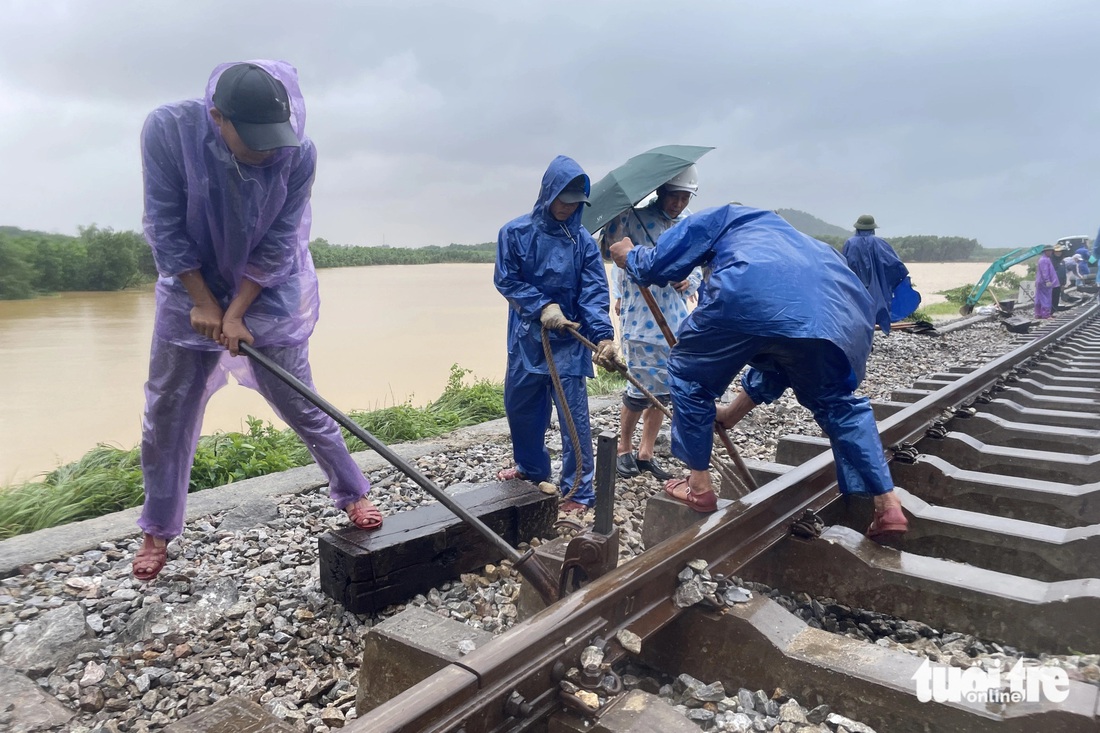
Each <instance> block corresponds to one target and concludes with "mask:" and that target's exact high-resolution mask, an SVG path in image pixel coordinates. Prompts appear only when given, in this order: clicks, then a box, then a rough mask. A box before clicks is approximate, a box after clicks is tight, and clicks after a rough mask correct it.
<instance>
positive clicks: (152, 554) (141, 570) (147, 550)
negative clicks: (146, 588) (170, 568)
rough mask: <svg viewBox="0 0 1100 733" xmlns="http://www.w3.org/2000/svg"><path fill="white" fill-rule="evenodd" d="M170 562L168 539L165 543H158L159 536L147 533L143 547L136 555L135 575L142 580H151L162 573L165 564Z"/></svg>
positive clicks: (134, 563)
mask: <svg viewBox="0 0 1100 733" xmlns="http://www.w3.org/2000/svg"><path fill="white" fill-rule="evenodd" d="M167 564H168V540H164V544H163V545H158V544H157V538H156V537H153V535H151V534H147V535H145V538H144V539H143V540H142V543H141V548H140V549H139V550H138V551H137V554H136V555H134V562H133V566H132V569H133V573H134V577H135V578H137V579H138V580H141V581H149V580H152V579H154V578H155V577H157V576H158V575H160V571H161V570H164V566H165V565H167Z"/></svg>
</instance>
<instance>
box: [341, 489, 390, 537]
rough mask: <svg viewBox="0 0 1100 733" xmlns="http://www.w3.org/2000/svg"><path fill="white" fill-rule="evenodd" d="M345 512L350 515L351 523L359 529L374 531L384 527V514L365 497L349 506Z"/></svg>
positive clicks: (345, 508)
mask: <svg viewBox="0 0 1100 733" xmlns="http://www.w3.org/2000/svg"><path fill="white" fill-rule="evenodd" d="M364 502H366V505H365V506H364ZM344 511H345V512H347V513H348V519H350V520H351V523H352V524H354V525H355V526H356V527H358V528H359V529H366V530H372V529H378V528H379V527H381V526H382V512H380V511H379V510H378V507H376V506H375V505H374V504H372V503H371V500H370V499H368V498H367V497H365V496H364V497H361V498H359V499H356V500H355V501H353V502H352V503H351V504H348V505H347V506H346V507H344Z"/></svg>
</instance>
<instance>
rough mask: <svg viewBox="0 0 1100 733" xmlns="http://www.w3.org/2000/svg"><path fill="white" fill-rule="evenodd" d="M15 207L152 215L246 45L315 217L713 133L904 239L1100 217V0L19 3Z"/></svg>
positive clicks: (360, 215) (479, 191)
mask: <svg viewBox="0 0 1100 733" xmlns="http://www.w3.org/2000/svg"><path fill="white" fill-rule="evenodd" d="M0 18H2V21H0V32H2V37H3V43H0V165H2V170H3V172H2V173H0V224H10V225H15V226H20V227H24V228H30V229H42V230H46V231H55V232H61V233H75V232H76V228H77V227H78V226H79V225H82V224H90V223H93V222H94V223H98V224H99V225H101V226H111V227H114V228H118V229H137V228H139V227H140V221H141V165H140V160H139V156H138V136H139V132H140V129H141V125H142V123H143V121H144V118H145V116H146V115H147V114H148V112H149V111H150V110H151V109H153V108H154V107H156V106H157V105H159V104H162V103H165V102H170V101H174V100H178V99H185V98H190V97H199V96H201V95H202V92H203V89H204V86H205V83H206V80H207V77H208V76H209V74H210V71H211V70H212V69H213V68H214V66H215V65H217V64H218V63H220V62H223V61H238V60H244V59H250V58H283V59H286V60H288V61H290V62H292V63H293V64H295V65H296V66H297V67H298V70H299V73H300V76H301V84H302V89H303V91H304V93H305V97H306V105H307V109H308V116H307V125H306V128H307V133H308V134H309V135H310V137H312V138H313V140H314V141H315V143H316V144H317V146H318V149H319V153H320V162H319V168H318V176H317V182H316V185H315V187H314V195H313V211H314V228H313V236H315V237H324V238H326V239H328V240H329V241H331V242H337V243H346V244H368V245H373V244H381V243H382V242H383V238H384V239H385V242H386V243H387V244H390V245H394V246H414V247H415V246H421V245H426V244H447V243H449V242H462V243H474V242H485V241H490V240H494V239H495V238H496V233H497V230H498V229H499V228H500V226H501V225H502V224H503V223H504V222H506V221H507V220H509V219H511V218H513V217H515V216H517V215H519V214H521V213H524V212H525V211H528V210H530V208H531V206H532V205H533V203H534V200H535V197H536V194H537V192H538V184H539V180H540V179H541V176H542V172H543V171H544V170H545V168H546V165H547V164H548V163H549V161H550V160H551V159H552V158H553V157H554V156H555V155H557V154H559V153H563V154H566V155H570V156H572V157H573V158H575V159H576V160H577V161H578V162H579V163H580V164H581V165H582V166H583V167H584V168H585V170H586V171H587V172H588V173H589V175H590V176H592V179H593V181H595V180H598V179H599V178H600V177H601V176H602V175H604V174H605V173H606V172H607V171H608V170H610V169H611V168H613V167H614V166H616V165H618V164H620V163H622V162H623V161H625V160H626V159H627V158H629V157H630V156H632V155H634V154H636V153H639V152H642V151H644V150H646V149H648V148H651V147H654V146H657V145H664V144H673V143H680V144H689V145H709V146H714V147H715V148H716V149H715V150H714V151H712V152H711V153H709V154H708V155H707V156H705V157H704V158H703V159H702V160H701V161H700V166H699V168H700V192H699V196H698V198H697V199H696V201H695V202H694V203H693V204H692V207H693V208H694V209H696V210H698V209H699V208H703V207H706V206H712V205H717V204H721V203H725V202H728V201H729V200H731V199H736V200H739V201H742V202H744V203H746V204H750V205H756V206H760V207H764V208H778V207H790V208H796V209H802V210H804V211H808V212H810V213H812V214H814V215H816V216H818V217H821V218H822V219H825V220H826V221H828V222H831V223H834V224H837V225H840V226H845V227H849V226H850V225H851V224H852V222H853V221H854V220H855V218H856V217H857V216H858V215H859V214H861V213H871V214H874V216H875V217H876V219H877V220H878V221H879V224H880V226H881V227H882V228H881V229H880V231H879V233H880V234H881V235H882V236H885V237H887V238H889V237H890V236H896V235H903V234H940V235H960V236H966V237H975V238H977V239H978V240H979V241H980V242H981V243H982V244H983V245H985V246H990V247H994V246H1025V245H1027V246H1030V245H1032V244H1035V243H1038V242H1044V241H1051V240H1053V239H1056V238H1058V237H1060V236H1065V235H1072V234H1083V233H1087V234H1089V235H1090V236H1095V234H1096V230H1097V227H1098V226H1100V196H1098V195H1097V194H1098V191H1100V180H1098V179H1100V152H1098V151H1100V73H1098V68H1100V2H1098V1H1097V0H1045V1H1044V2H1037V0H832V1H831V2H820V1H819V0H801V1H800V2H794V1H787V0H755V1H754V2H738V1H735V0H709V1H707V0H696V1H695V2H667V0H666V1H663V2H650V0H635V1H633V2H629V3H626V2H592V1H591V0H589V2H567V1H565V0H559V1H557V2H526V1H523V0H501V1H500V2H476V1H474V0H462V1H461V2H457V1H456V2H443V1H440V0H435V1H426V0H425V1H418V0H395V1H394V2H389V3H381V2H353V1H352V0H346V1H345V2H323V1H319V0H313V1H311V2H308V3H306V2H288V1H286V0H257V1H248V2H245V1H241V0H234V1H233V2H225V0H219V1H218V2H208V1H207V0H187V2H183V1H180V2H157V1H155V0H140V1H133V2H106V1H103V2H95V1H93V0H82V1H75V0H74V1H73V2H59V1H52V0H0Z"/></svg>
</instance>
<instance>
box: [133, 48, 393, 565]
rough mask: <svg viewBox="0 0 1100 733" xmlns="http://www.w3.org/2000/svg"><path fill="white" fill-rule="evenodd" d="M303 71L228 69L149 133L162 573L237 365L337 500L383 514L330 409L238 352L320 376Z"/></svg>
mask: <svg viewBox="0 0 1100 733" xmlns="http://www.w3.org/2000/svg"><path fill="white" fill-rule="evenodd" d="M304 125H305V102H304V100H303V98H302V93H301V90H300V89H299V87H298V73H297V71H296V70H295V69H294V67H293V66H291V65H290V64H288V63H286V62H284V61H252V62H248V63H240V64H222V65H220V66H218V67H217V68H216V69H214V72H213V73H212V74H211V76H210V80H209V82H208V83H207V87H206V96H205V98H203V99H192V100H187V101H183V102H176V103H173V104H166V105H163V106H161V107H158V108H157V109H155V110H153V112H152V113H150V115H149V117H148V118H147V119H146V121H145V127H144V129H143V130H142V134H141V153H142V164H143V169H144V185H145V215H144V225H145V238H146V240H147V241H148V243H149V246H150V247H151V248H152V251H153V259H154V260H155V261H156V266H157V270H158V271H159V273H160V278H159V279H158V281H157V286H156V315H155V321H154V325H153V345H152V353H151V355H150V358H149V381H148V382H146V385H145V395H146V402H145V415H144V420H143V422H142V440H141V468H142V474H143V476H144V479H145V504H144V506H143V508H142V512H141V518H140V519H139V520H138V526H139V527H140V528H141V530H142V532H144V538H143V543H142V547H141V549H140V550H139V551H138V552H137V554H136V556H135V557H134V562H133V573H134V576H135V577H136V578H138V579H139V580H152V579H153V578H155V577H156V576H157V575H158V574H159V573H160V571H161V570H162V569H163V568H164V566H165V564H166V562H167V544H168V540H169V539H171V538H173V537H176V536H178V535H179V534H180V533H181V532H182V531H183V522H184V514H185V508H186V503H187V489H188V483H189V478H190V474H191V464H192V462H193V460H194V456H195V448H196V445H197V442H198V439H199V430H200V427H201V424H202V413H203V410H204V409H205V407H206V403H207V401H208V400H209V398H210V396H211V394H213V392H214V391H216V390H217V389H218V388H220V387H222V386H223V385H225V384H226V376H227V374H229V373H232V374H233V375H234V377H235V378H236V379H237V381H238V382H239V383H241V384H244V385H247V386H251V387H254V388H255V389H257V390H258V391H259V392H260V393H261V394H263V396H264V397H265V398H266V399H267V401H268V403H269V404H271V406H272V407H273V408H274V409H275V411H276V413H278V415H279V416H280V417H281V418H282V419H283V420H285V421H286V422H287V424H289V425H290V427H291V428H293V429H294V431H295V432H296V433H297V434H298V436H299V437H300V438H302V441H303V442H304V443H305V444H306V446H307V448H309V450H310V453H311V454H312V455H313V457H314V459H315V460H316V461H317V464H318V465H319V466H320V467H321V469H322V470H323V471H324V472H325V475H326V476H327V477H328V480H329V495H330V496H331V497H332V499H333V501H334V502H335V504H336V506H337V507H338V508H340V509H342V510H344V511H346V512H347V514H348V516H349V518H350V519H351V521H352V522H353V523H354V524H355V525H356V526H357V527H360V528H362V529H377V528H378V527H380V526H381V525H382V515H381V513H380V512H379V511H378V509H377V507H375V506H374V504H372V503H371V501H370V500H369V499H368V498H367V492H368V491H370V482H369V481H367V479H366V477H364V476H363V472H362V471H361V470H359V467H358V465H356V463H355V460H354V459H353V458H352V457H351V454H350V453H349V452H348V449H347V445H346V444H345V443H344V439H343V436H342V435H341V433H340V428H339V426H337V424H336V422H335V421H334V420H333V419H332V418H330V417H329V416H328V415H326V414H324V413H323V412H322V411H321V410H320V409H318V408H317V407H314V406H313V405H312V404H310V403H309V402H307V401H306V400H305V399H304V398H303V397H300V396H299V395H298V394H297V393H296V392H294V391H293V390H292V389H291V388H290V387H288V386H286V385H285V384H283V383H282V382H281V381H279V380H278V379H277V378H276V377H275V376H273V375H271V374H269V373H268V372H266V371H264V370H258V371H255V372H254V371H253V370H252V369H251V365H250V363H249V362H248V361H246V360H244V359H231V357H235V356H237V354H238V352H239V350H240V344H241V342H245V343H247V344H252V345H255V347H256V348H257V349H258V350H260V351H261V352H262V353H263V354H264V355H265V356H267V357H268V358H270V359H271V360H272V361H274V362H275V363H277V364H278V365H279V366H281V367H282V368H283V369H285V370H287V371H288V372H290V373H291V374H293V375H294V376H296V377H297V378H298V379H300V380H301V381H302V382H305V383H306V384H307V385H310V384H312V379H311V376H310V367H309V346H308V340H309V336H310V334H311V333H312V331H313V327H314V325H315V324H316V323H317V309H318V305H319V299H318V294H317V274H316V273H315V272H314V268H313V261H312V259H310V255H309V226H310V208H309V201H310V191H311V189H312V187H313V178H314V170H315V167H316V162H317V150H316V148H314V146H313V143H312V141H310V139H309V138H308V137H306V135H305V130H304Z"/></svg>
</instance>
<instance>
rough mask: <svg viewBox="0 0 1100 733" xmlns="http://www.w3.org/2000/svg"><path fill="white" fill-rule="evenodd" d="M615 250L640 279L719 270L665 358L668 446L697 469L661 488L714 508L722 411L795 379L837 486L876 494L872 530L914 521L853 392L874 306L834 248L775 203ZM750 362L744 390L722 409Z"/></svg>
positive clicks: (767, 395)
mask: <svg viewBox="0 0 1100 733" xmlns="http://www.w3.org/2000/svg"><path fill="white" fill-rule="evenodd" d="M611 255H612V257H613V258H614V260H615V264H617V265H619V266H620V267H625V269H626V271H627V274H628V275H630V277H632V278H633V279H634V280H635V281H636V282H638V283H641V284H642V285H650V284H656V285H661V284H664V283H666V282H679V281H680V280H682V279H683V278H684V277H686V276H687V274H688V273H689V272H691V271H692V269H693V268H695V267H697V266H699V265H700V264H702V263H704V262H707V263H710V265H711V267H712V268H713V269H712V273H711V276H710V280H709V282H708V284H707V288H706V292H705V293H704V297H703V298H702V300H701V302H700V304H699V307H698V308H696V309H695V310H694V311H692V313H691V315H689V316H688V317H687V319H686V320H685V321H684V324H683V326H682V327H681V329H680V334H679V336H680V338H679V342H678V343H677V344H676V346H675V347H674V348H673V349H672V354H671V357H670V359H669V368H668V373H669V386H670V388H671V393H672V404H673V419H672V452H673V454H674V455H675V456H676V457H677V458H679V459H681V460H682V461H684V463H686V464H687V466H688V468H689V469H690V471H691V472H690V475H689V476H688V478H687V479H682V478H681V479H673V480H672V481H669V482H668V483H666V484H665V493H666V494H668V495H669V496H670V497H672V498H673V499H675V500H677V501H680V502H682V503H684V504H687V505H688V506H689V507H691V508H692V509H694V510H695V511H699V512H710V511H714V510H715V509H716V507H717V498H716V496H715V493H714V489H713V484H712V482H711V477H710V473H709V471H708V468H709V466H710V454H711V447H712V438H713V434H714V422H715V419H716V418H717V420H718V422H719V423H720V424H721V425H722V426H723V427H726V428H729V427H732V426H733V425H734V424H736V423H737V422H738V421H739V420H740V419H741V418H742V417H744V416H745V415H746V414H748V412H749V411H750V410H751V409H752V408H753V407H755V406H756V405H757V404H760V403H761V402H765V403H768V402H773V401H774V400H776V399H778V398H779V396H780V395H782V394H783V392H784V391H785V390H786V389H787V388H788V387H790V388H791V389H793V390H794V393H795V397H797V398H798V401H799V403H801V404H802V405H803V406H805V407H806V408H808V409H809V410H810V411H811V412H812V413H813V416H814V419H815V420H817V423H818V424H819V425H820V426H821V427H822V429H823V430H824V431H825V434H826V435H827V436H829V440H830V442H831V444H832V448H833V456H834V458H835V460H836V472H837V478H838V481H839V483H840V490H841V492H843V493H844V494H870V495H872V496H873V497H874V507H875V510H874V520H873V521H872V523H871V525H870V527H869V528H868V535H869V536H870V537H871V538H873V539H876V540H879V541H882V540H884V539H886V538H888V537H891V536H898V535H900V534H902V533H904V532H905V531H907V530H908V527H909V521H908V519H907V518H906V516H905V513H904V512H903V511H902V508H901V502H900V500H899V499H898V497H897V494H896V493H895V492H894V491H893V488H894V484H893V481H892V479H891V477H890V470H889V468H888V467H887V465H886V459H885V457H884V455H883V449H882V443H881V442H880V440H879V436H878V428H877V426H876V424H875V416H874V413H873V412H872V411H871V403H870V402H869V401H868V400H867V398H866V397H857V396H856V395H855V394H854V392H855V389H856V387H857V386H858V385H859V383H860V381H861V380H862V379H863V376H864V373H865V371H866V366H867V357H868V354H869V353H870V351H871V342H872V337H873V334H874V326H873V323H874V316H875V304H874V302H873V301H872V299H871V296H870V295H869V294H868V292H867V289H866V288H865V287H864V286H863V283H861V282H860V280H859V278H858V277H856V275H855V274H854V273H853V272H852V271H851V270H850V269H849V268H848V266H847V265H846V264H845V262H844V259H843V258H842V257H841V256H840V255H839V254H838V253H837V252H836V250H834V249H833V248H831V247H829V246H828V245H826V244H823V243H821V242H818V241H817V240H815V239H812V238H811V237H808V236H806V235H804V234H802V233H801V232H799V231H798V230H796V229H795V228H794V227H792V226H791V225H790V224H788V223H787V222H786V221H784V220H783V218H782V217H780V216H779V215H778V214H775V213H773V212H770V211H762V210H760V209H753V208H749V207H747V206H720V207H717V208H714V209H707V210H705V211H702V212H700V213H698V214H695V215H693V216H690V217H688V218H687V219H685V220H684V221H683V222H682V223H681V224H679V225H677V226H676V227H674V228H673V229H671V230H670V231H668V232H666V233H665V235H664V236H662V237H661V238H660V240H658V242H657V247H656V248H649V247H635V246H634V244H633V243H632V242H631V241H630V239H623V240H622V241H621V242H619V243H617V244H615V245H612V247H611ZM777 283H783V284H784V287H783V288H777V287H776V284H777ZM746 364H748V365H749V366H750V367H751V369H749V370H748V372H747V373H746V374H745V375H744V376H743V377H742V380H741V385H742V387H743V390H742V391H741V392H738V393H737V395H736V396H735V397H734V399H733V401H732V402H731V403H730V404H729V405H727V406H724V407H722V408H717V409H716V407H715V400H717V399H718V398H719V397H721V396H722V394H723V393H724V392H725V391H726V388H727V387H728V386H729V384H730V382H731V381H733V378H734V377H736V376H737V374H738V373H739V372H740V371H741V369H742V368H743V367H744V366H745V365H746Z"/></svg>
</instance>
